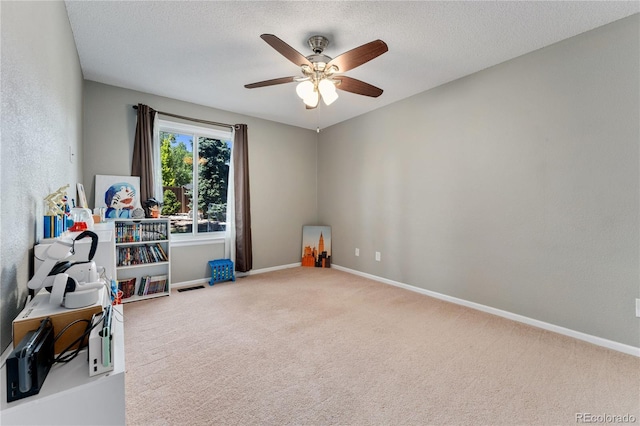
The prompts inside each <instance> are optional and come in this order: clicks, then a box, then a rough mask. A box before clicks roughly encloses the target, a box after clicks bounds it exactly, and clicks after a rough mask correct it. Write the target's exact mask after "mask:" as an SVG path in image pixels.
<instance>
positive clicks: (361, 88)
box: [333, 75, 382, 98]
mask: <svg viewBox="0 0 640 426" xmlns="http://www.w3.org/2000/svg"><path fill="white" fill-rule="evenodd" d="M333 79H334V80H336V81H339V82H340V84H337V85H336V89H340V90H344V91H345V92H351V93H355V94H358V95H364V96H371V97H372V98H377V97H378V96H380V95H382V89H380V88H379V87H376V86H373V85H371V84H369V83H365V82H364V81H360V80H357V79H355V78H351V77H347V76H346V75H340V76H335V77H333Z"/></svg>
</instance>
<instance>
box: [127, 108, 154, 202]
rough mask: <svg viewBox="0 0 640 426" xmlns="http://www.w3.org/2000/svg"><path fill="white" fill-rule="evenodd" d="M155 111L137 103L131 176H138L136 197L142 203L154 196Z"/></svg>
mask: <svg viewBox="0 0 640 426" xmlns="http://www.w3.org/2000/svg"><path fill="white" fill-rule="evenodd" d="M155 115H156V112H155V111H154V110H153V109H151V108H150V107H149V106H148V105H143V104H138V122H137V124H136V136H135V140H134V144H133V160H132V162H131V176H140V194H138V197H139V198H138V199H139V200H140V202H141V203H144V202H145V201H146V200H148V199H149V198H151V197H155V190H154V188H155V185H154V182H153V178H154V176H155V174H154V170H153V119H154V118H155Z"/></svg>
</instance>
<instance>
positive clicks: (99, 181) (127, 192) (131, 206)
mask: <svg viewBox="0 0 640 426" xmlns="http://www.w3.org/2000/svg"><path fill="white" fill-rule="evenodd" d="M139 194H140V177H138V176H106V175H96V196H95V203H96V204H95V208H104V209H105V212H104V217H105V219H132V218H133V219H139V218H141V217H144V210H142V207H141V204H140V195H139Z"/></svg>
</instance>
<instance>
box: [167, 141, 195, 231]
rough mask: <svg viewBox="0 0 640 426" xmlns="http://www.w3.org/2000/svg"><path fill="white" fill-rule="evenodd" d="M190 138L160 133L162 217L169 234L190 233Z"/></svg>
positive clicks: (191, 169)
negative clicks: (169, 231) (165, 220)
mask: <svg viewBox="0 0 640 426" xmlns="http://www.w3.org/2000/svg"><path fill="white" fill-rule="evenodd" d="M193 139H194V137H193V135H188V134H180V133H169V132H163V131H160V160H161V164H162V191H163V196H164V197H163V198H164V200H163V205H162V216H163V217H169V218H170V219H171V233H174V234H175V233H178V234H183V233H188V234H190V233H191V232H192V229H193V218H192V216H191V205H192V203H191V198H192V192H193Z"/></svg>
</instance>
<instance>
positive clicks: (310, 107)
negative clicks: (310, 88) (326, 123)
mask: <svg viewBox="0 0 640 426" xmlns="http://www.w3.org/2000/svg"><path fill="white" fill-rule="evenodd" d="M319 104H320V102H318V103H317V104H316V106H313V107H312V106H309V105H307V104H304V107H305V109H316V108H318V105H319Z"/></svg>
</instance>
